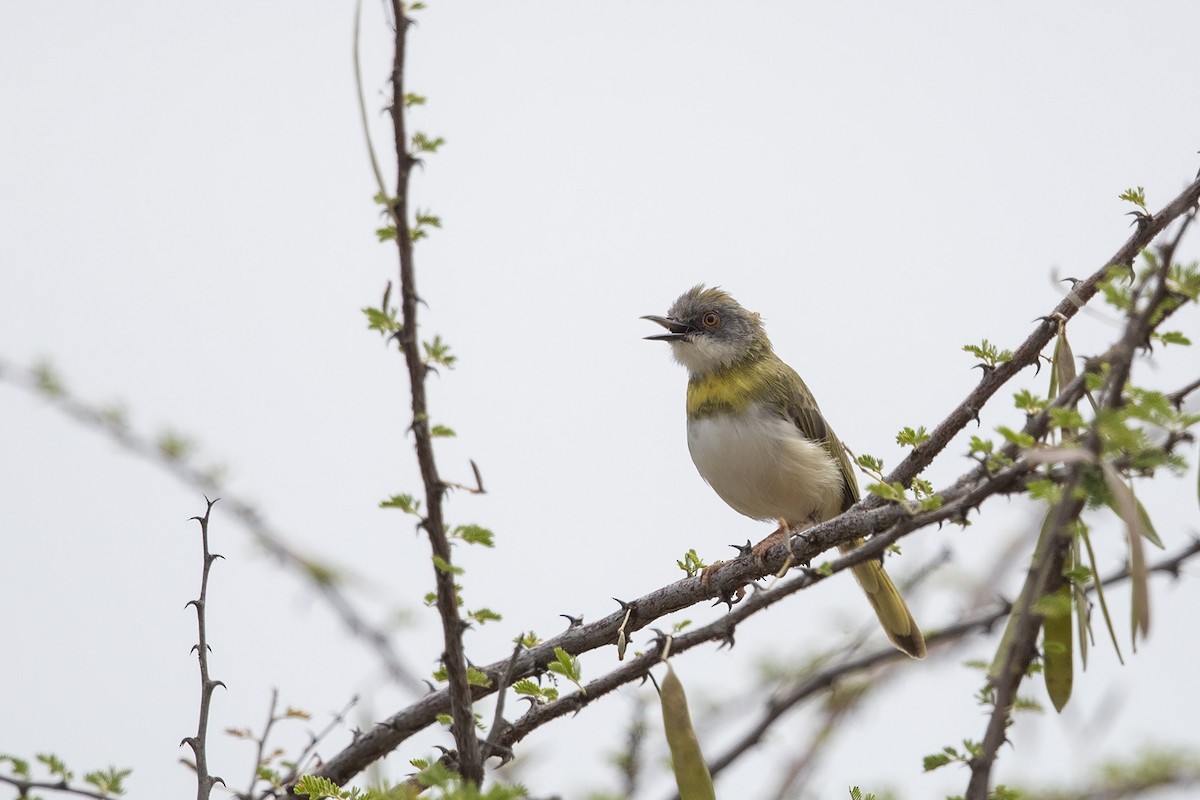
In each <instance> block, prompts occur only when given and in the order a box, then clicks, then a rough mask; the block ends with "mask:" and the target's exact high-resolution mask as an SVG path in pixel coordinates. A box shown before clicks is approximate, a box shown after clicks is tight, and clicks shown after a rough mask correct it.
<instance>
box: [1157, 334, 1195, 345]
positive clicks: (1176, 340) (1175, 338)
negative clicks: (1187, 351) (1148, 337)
mask: <svg viewBox="0 0 1200 800" xmlns="http://www.w3.org/2000/svg"><path fill="white" fill-rule="evenodd" d="M1152 335H1153V336H1154V338H1155V339H1158V341H1160V342H1162V343H1163V344H1164V345H1168V344H1178V345H1183V346H1184V347H1187V346H1189V345H1190V344H1191V343H1192V340H1191V339H1189V338H1188V337H1186V336H1184V335H1183V332H1182V331H1162V332H1159V331H1155V332H1154V333H1153V334H1152Z"/></svg>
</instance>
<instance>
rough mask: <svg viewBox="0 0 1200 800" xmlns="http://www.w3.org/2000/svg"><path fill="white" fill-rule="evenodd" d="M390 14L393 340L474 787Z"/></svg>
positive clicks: (459, 730) (463, 770) (399, 55)
mask: <svg viewBox="0 0 1200 800" xmlns="http://www.w3.org/2000/svg"><path fill="white" fill-rule="evenodd" d="M392 15H393V19H394V21H395V26H396V27H395V36H394V43H395V57H394V60H393V62H392V104H391V109H390V110H391V116H392V128H393V131H394V135H395V145H396V195H395V197H393V198H391V199H390V200H389V205H390V207H391V209H392V211H393V215H394V219H395V223H396V238H395V241H396V247H397V248H398V250H399V258H400V308H401V315H402V320H403V327H402V328H401V329H400V330H399V331H398V332H397V334H396V337H397V339H398V340H399V342H400V349H401V350H402V351H403V353H404V361H405V364H406V366H407V367H408V378H409V390H410V393H411V395H412V402H411V410H412V425H411V430H412V432H413V438H414V439H415V443H416V450H417V462H418V464H419V465H420V469H421V479H422V481H423V482H424V484H425V516H424V518H423V519H422V520H421V527H422V528H424V530H425V533H426V534H428V536H429V544H430V547H431V549H432V550H433V572H434V581H435V585H436V589H437V609H438V614H439V615H440V616H441V622H442V635H443V642H444V644H445V650H444V651H443V653H442V660H443V663H444V664H445V667H446V675H447V680H448V682H449V695H450V697H449V699H450V716H451V718H452V720H453V724H452V726H451V731H452V733H453V734H454V743H455V746H456V747H457V749H458V766H459V772H460V774H461V775H462V777H463V779H464V780H466V781H468V782H469V783H473V784H476V785H478V784H480V783H482V782H483V758H482V756H481V755H480V751H479V740H478V738H477V736H476V735H475V716H474V714H473V713H472V710H471V704H472V695H471V685H470V683H469V682H468V680H467V658H466V654H465V653H464V652H463V642H462V635H463V631H464V630H465V629H466V623H465V622H464V621H463V619H462V617H461V616H460V615H459V612H458V593H457V591H456V590H455V586H454V573H453V572H452V570H451V553H450V541H449V538H448V537H447V535H446V523H445V520H444V519H443V517H442V499H443V497H444V495H445V492H446V485H445V483H443V482H442V479H441V477H440V476H439V474H438V467H437V462H436V460H435V459H434V455H433V436H432V434H431V433H430V427H429V409H428V404H427V402H426V397H425V376H426V374H427V373H428V367H427V365H426V364H425V362H424V361H423V359H422V357H421V348H420V342H419V341H418V339H417V330H418V326H417V310H418V306H419V304H420V302H421V298H420V296H419V295H418V294H417V278H416V269H415V265H414V263H413V239H412V232H411V231H410V229H409V225H408V185H409V177H410V175H411V174H412V168H413V166H414V165H415V164H416V163H417V160H416V158H415V157H414V156H413V154H412V153H411V152H409V149H408V147H409V138H408V133H407V130H406V127H405V124H406V121H405V102H404V99H405V89H404V86H405V83H404V55H405V41H406V38H407V35H408V27H409V25H410V24H411V20H410V19H409V18H408V16H407V10H406V9H405V4H404V3H403V2H402V0H392Z"/></svg>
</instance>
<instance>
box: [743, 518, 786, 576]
mask: <svg viewBox="0 0 1200 800" xmlns="http://www.w3.org/2000/svg"><path fill="white" fill-rule="evenodd" d="M788 527H789V526H788V521H787V520H786V519H784V518H783V517H780V518H779V527H778V528H777V529H776V530H775V532H774V533H772V534H771V535H770V536H768V537H767V538H765V539H763V540H762V541H761V542H759V543H758V544H756V545H754V547H752V548H750V552H751V553H753V554H754V562H755V563H756V564H758V565H759V566H760V567H761V566H765V565H766V564H765V561H766V556H767V553H768V552H769V551H770V550H771V548H772V547H774V546H775V545H777V544H779V542H780V540H783V541H785V542H787V543H788V559H787V566H791V561H792V545H791V542H792V537H791V536H788ZM787 566H785V567H784V569H785V570H786V569H787Z"/></svg>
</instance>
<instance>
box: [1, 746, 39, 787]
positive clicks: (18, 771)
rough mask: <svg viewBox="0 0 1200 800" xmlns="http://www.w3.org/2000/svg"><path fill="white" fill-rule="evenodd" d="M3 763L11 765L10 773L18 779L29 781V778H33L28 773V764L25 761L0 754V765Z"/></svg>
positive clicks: (6, 754)
mask: <svg viewBox="0 0 1200 800" xmlns="http://www.w3.org/2000/svg"><path fill="white" fill-rule="evenodd" d="M5 761H7V762H8V763H9V764H11V765H12V772H13V774H14V775H16V776H17V777H18V778H24V779H25V780H29V779H30V778H31V777H33V776H32V774H31V773H30V771H29V762H28V761H26V760H25V759H23V758H17V757H16V756H14V755H9V754H8V753H0V764H3V763H4V762H5Z"/></svg>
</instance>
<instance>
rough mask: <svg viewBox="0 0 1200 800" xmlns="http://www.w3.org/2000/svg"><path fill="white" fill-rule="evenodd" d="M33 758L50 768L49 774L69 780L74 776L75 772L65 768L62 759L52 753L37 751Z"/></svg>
mask: <svg viewBox="0 0 1200 800" xmlns="http://www.w3.org/2000/svg"><path fill="white" fill-rule="evenodd" d="M35 758H36V759H37V760H38V761H39V762H41V763H42V764H43V765H44V766H45V767H46V769H48V770H50V774H51V775H56V776H58V777H59V778H62V779H63V780H64V781H70V780H71V779H72V778H74V777H75V773H73V772H71V770H69V769H67V765H66V764H65V763H64V762H63V760H62V759H61V758H59V757H58V756H56V755H54V754H53V753H38V754H37V755H36V756H35Z"/></svg>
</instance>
